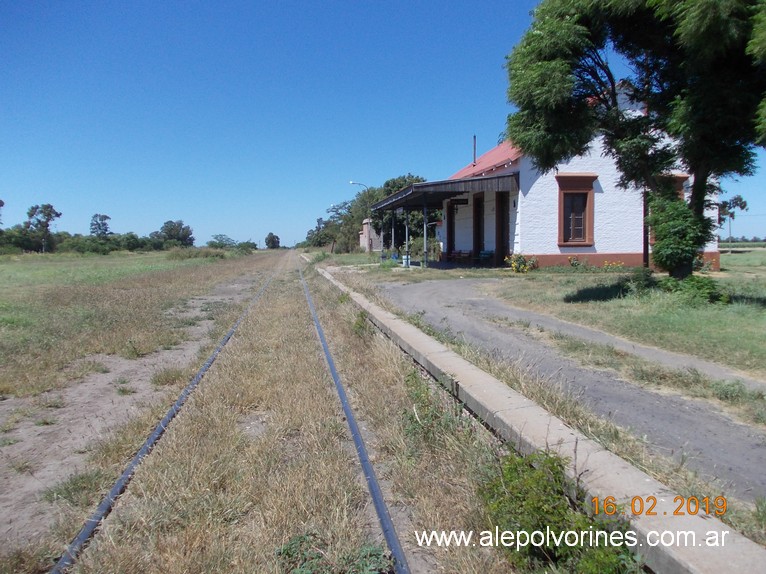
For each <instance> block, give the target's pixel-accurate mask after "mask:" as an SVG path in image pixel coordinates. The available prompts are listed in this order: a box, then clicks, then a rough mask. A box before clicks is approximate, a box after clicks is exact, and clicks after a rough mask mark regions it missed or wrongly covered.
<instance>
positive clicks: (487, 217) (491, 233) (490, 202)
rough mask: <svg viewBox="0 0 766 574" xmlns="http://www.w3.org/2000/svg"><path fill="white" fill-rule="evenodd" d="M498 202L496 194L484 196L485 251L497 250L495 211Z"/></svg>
mask: <svg viewBox="0 0 766 574" xmlns="http://www.w3.org/2000/svg"><path fill="white" fill-rule="evenodd" d="M496 208H497V201H496V197H495V194H494V193H485V194H484V251H494V250H495V243H496V241H495V239H496V238H495V229H496V228H497V225H496V221H495V215H496V214H495V209H496Z"/></svg>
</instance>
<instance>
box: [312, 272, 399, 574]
mask: <svg viewBox="0 0 766 574" xmlns="http://www.w3.org/2000/svg"><path fill="white" fill-rule="evenodd" d="M298 273H299V274H300V278H301V283H302V284H303V292H304V293H305V295H306V301H307V302H308V305H309V309H310V310H311V317H312V319H313V320H314V327H315V328H316V332H317V336H318V337H319V342H320V343H321V344H322V349H323V350H324V356H325V359H326V360H327V366H328V367H329V369H330V374H331V375H332V379H333V381H334V382H335V389H336V390H337V392H338V397H339V398H340V402H341V405H342V406H343V413H344V414H345V415H346V422H348V428H349V430H350V431H351V435H352V436H353V438H354V445H355V446H356V453H357V455H358V456H359V461H360V462H361V463H362V470H363V471H364V477H365V478H366V479H367V487H368V488H369V490H370V496H371V497H372V501H373V504H374V505H375V511H376V512H377V514H378V520H379V521H380V527H381V529H382V530H383V536H384V538H385V539H386V544H388V548H389V550H390V551H391V555H392V556H393V558H394V568H395V569H396V572H397V574H409V572H410V568H409V565H408V564H407V558H406V557H405V555H404V550H403V549H402V545H401V543H400V542H399V537H398V535H397V534H396V529H395V528H394V523H393V522H392V521H391V515H390V514H389V512H388V506H387V505H386V501H385V500H384V499H383V493H382V492H381V490H380V485H379V484H378V479H377V476H376V475H375V469H374V468H373V467H372V463H371V462H370V457H369V455H368V454H367V448H366V447H365V446H364V440H363V439H362V435H361V433H360V432H359V426H358V425H357V424H356V418H355V417H354V412H353V411H352V410H351V406H350V405H349V402H348V397H347V396H346V391H345V389H344V388H343V384H342V383H341V380H340V375H338V371H337V369H336V368H335V362H334V361H333V359H332V354H331V353H330V347H329V346H328V345H327V339H326V338H325V336H324V331H323V330H322V325H321V324H320V322H319V317H318V316H317V312H316V308H315V307H314V302H313V301H312V299H311V293H309V288H308V285H307V284H306V280H305V279H304V277H303V272H302V271H301V270H300V268H298Z"/></svg>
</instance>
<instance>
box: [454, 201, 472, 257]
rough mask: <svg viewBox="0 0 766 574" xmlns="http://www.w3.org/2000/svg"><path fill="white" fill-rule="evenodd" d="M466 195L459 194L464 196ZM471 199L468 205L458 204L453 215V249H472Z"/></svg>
mask: <svg viewBox="0 0 766 574" xmlns="http://www.w3.org/2000/svg"><path fill="white" fill-rule="evenodd" d="M465 197H467V196H462V195H461V196H460V198H461V199H462V198H465ZM472 229H473V200H470V201H469V203H468V205H458V206H457V212H456V215H455V250H456V251H471V249H473V231H472Z"/></svg>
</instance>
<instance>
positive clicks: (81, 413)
mask: <svg viewBox="0 0 766 574" xmlns="http://www.w3.org/2000/svg"><path fill="white" fill-rule="evenodd" d="M255 281H256V278H255V277H254V276H248V277H241V278H239V279H236V280H235V281H233V282H228V283H226V284H221V285H219V286H217V287H216V288H215V289H214V290H213V292H212V293H211V294H210V295H207V296H204V297H195V298H193V299H191V300H190V301H188V302H187V303H186V305H185V306H184V307H183V308H182V309H174V310H171V311H169V313H171V314H173V315H174V316H176V317H183V318H186V319H190V320H194V324H193V325H192V326H190V327H188V329H187V337H188V339H187V340H186V341H185V342H184V343H182V344H181V345H178V346H176V347H174V348H172V349H168V350H163V351H157V352H155V353H152V354H150V355H147V356H145V357H141V358H139V359H124V358H121V357H117V356H113V355H94V356H90V357H87V358H86V359H84V360H87V361H93V362H96V363H98V364H100V365H101V367H102V368H101V369H100V370H102V371H105V372H98V373H92V374H90V375H88V376H87V377H85V378H84V380H82V381H81V382H79V383H76V384H73V385H71V386H69V387H67V388H65V389H62V390H57V391H54V392H51V393H46V394H44V395H40V396H38V397H34V398H26V399H19V398H9V399H6V400H4V401H1V402H0V423H1V424H2V425H4V426H9V427H11V430H9V431H8V432H5V433H3V435H2V438H3V439H4V440H5V441H6V443H7V444H6V445H5V446H3V449H2V451H0V452H1V454H2V457H3V458H2V462H3V464H2V465H0V546H2V548H3V549H4V550H10V549H11V548H17V547H20V546H23V545H25V544H27V543H29V542H30V541H32V540H35V539H36V538H38V537H42V536H44V535H45V534H46V533H47V532H48V530H49V529H50V527H51V525H52V524H53V523H54V522H55V520H56V515H57V507H56V506H55V505H53V504H51V503H48V502H46V501H45V500H43V499H42V494H43V493H44V492H45V491H46V490H47V489H49V488H51V487H53V486H55V485H57V484H59V483H61V482H63V481H64V480H66V479H67V478H68V477H70V476H72V475H74V474H77V473H80V472H82V471H83V470H84V469H85V468H86V460H87V456H88V451H89V449H90V448H91V447H92V445H93V444H94V442H96V441H97V440H99V439H101V438H104V437H106V436H107V435H108V434H109V433H110V431H111V430H112V429H114V428H116V427H118V426H120V425H122V424H124V423H126V422H127V421H129V420H130V419H131V418H133V417H135V416H136V415H137V414H138V412H139V411H140V410H141V409H142V408H145V407H146V405H148V404H152V403H156V402H157V401H161V400H164V398H165V395H166V393H167V391H166V390H165V389H163V388H161V387H157V386H155V385H152V384H151V379H152V376H153V375H154V374H155V373H156V372H158V371H160V370H162V369H167V368H172V367H176V368H179V369H183V368H185V367H187V366H188V365H189V364H190V363H192V362H193V361H195V360H196V358H197V354H198V352H199V350H200V349H201V348H203V347H204V346H205V345H207V344H208V343H209V342H210V336H209V333H210V330H211V328H212V327H213V321H212V320H211V319H208V318H206V316H207V315H208V313H207V312H206V311H205V308H206V307H207V306H209V305H211V304H212V305H215V304H222V303H238V302H241V301H243V300H246V299H247V298H248V297H250V296H251V295H252V288H253V286H254V285H255ZM190 322H191V321H190ZM121 386H122V387H123V388H124V389H127V390H126V391H124V392H118V391H119V388H120V387H121ZM172 400H175V393H174V395H173V397H172V398H171V399H169V401H170V402H172Z"/></svg>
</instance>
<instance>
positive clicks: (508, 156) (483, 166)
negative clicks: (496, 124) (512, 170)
mask: <svg viewBox="0 0 766 574" xmlns="http://www.w3.org/2000/svg"><path fill="white" fill-rule="evenodd" d="M522 155H523V154H522V153H521V150H520V149H519V148H517V147H514V146H513V145H512V144H511V142H507V141H505V142H503V143H501V144H500V145H499V146H497V147H496V148H493V149H491V150H489V151H488V152H487V153H485V154H484V155H482V156H481V157H479V158H478V159H477V160H476V163H469V164H468V165H467V166H465V167H464V168H463V169H461V170H460V171H459V172H457V173H456V174H455V175H453V176H452V177H450V179H465V178H468V177H479V176H481V175H491V174H492V172H493V171H495V170H497V169H500V168H503V167H505V166H506V165H508V164H509V163H511V162H512V161H516V160H517V159H519V158H520V157H521V156H522Z"/></svg>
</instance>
